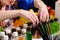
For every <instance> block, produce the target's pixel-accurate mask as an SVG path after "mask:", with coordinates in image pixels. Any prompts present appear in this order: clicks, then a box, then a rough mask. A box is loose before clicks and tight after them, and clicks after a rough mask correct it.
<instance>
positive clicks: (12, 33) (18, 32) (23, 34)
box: [0, 24, 32, 40]
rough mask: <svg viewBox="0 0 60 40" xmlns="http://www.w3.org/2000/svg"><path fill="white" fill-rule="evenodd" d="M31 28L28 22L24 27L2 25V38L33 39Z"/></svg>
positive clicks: (8, 39)
mask: <svg viewBox="0 0 60 40" xmlns="http://www.w3.org/2000/svg"><path fill="white" fill-rule="evenodd" d="M30 30H31V28H30V27H28V25H27V24H24V27H22V26H19V27H17V28H15V27H13V24H12V25H10V26H9V27H5V28H3V27H0V40H32V33H31V31H30Z"/></svg>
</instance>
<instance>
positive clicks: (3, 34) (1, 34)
mask: <svg viewBox="0 0 60 40" xmlns="http://www.w3.org/2000/svg"><path fill="white" fill-rule="evenodd" d="M4 36H5V32H0V39H1V40H3V38H4Z"/></svg>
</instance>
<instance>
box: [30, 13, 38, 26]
mask: <svg viewBox="0 0 60 40" xmlns="http://www.w3.org/2000/svg"><path fill="white" fill-rule="evenodd" d="M30 20H31V21H32V23H33V25H36V24H38V17H37V16H36V15H35V14H33V13H30Z"/></svg>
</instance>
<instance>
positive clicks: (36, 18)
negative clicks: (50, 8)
mask: <svg viewBox="0 0 60 40" xmlns="http://www.w3.org/2000/svg"><path fill="white" fill-rule="evenodd" d="M32 14H33V15H32V16H33V17H34V18H35V21H36V24H38V23H39V20H38V16H36V15H35V14H34V13H32Z"/></svg>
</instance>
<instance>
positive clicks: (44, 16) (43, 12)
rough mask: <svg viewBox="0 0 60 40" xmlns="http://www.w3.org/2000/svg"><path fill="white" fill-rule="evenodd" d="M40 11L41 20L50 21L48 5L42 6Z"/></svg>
mask: <svg viewBox="0 0 60 40" xmlns="http://www.w3.org/2000/svg"><path fill="white" fill-rule="evenodd" d="M38 13H39V17H40V22H42V21H47V22H48V21H49V13H48V9H47V7H46V6H44V7H42V8H41V7H40V8H39V11H38Z"/></svg>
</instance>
